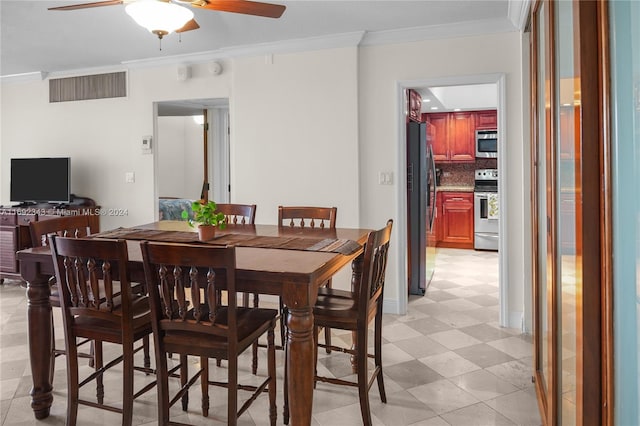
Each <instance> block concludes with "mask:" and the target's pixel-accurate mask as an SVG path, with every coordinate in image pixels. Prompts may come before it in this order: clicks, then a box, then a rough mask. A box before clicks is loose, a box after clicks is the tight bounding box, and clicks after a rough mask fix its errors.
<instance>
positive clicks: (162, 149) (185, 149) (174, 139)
mask: <svg viewBox="0 0 640 426" xmlns="http://www.w3.org/2000/svg"><path fill="white" fill-rule="evenodd" d="M157 141H158V143H157V149H158V151H157V155H158V195H159V196H161V197H177V198H187V199H191V200H195V199H198V198H200V191H201V190H202V181H203V176H204V174H203V172H204V159H203V150H204V148H203V127H202V126H201V125H200V124H196V123H195V122H194V121H193V118H191V117H189V116H186V117H158V128H157Z"/></svg>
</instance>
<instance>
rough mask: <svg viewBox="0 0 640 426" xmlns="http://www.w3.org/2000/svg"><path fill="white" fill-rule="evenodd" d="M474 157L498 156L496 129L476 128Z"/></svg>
mask: <svg viewBox="0 0 640 426" xmlns="http://www.w3.org/2000/svg"><path fill="white" fill-rule="evenodd" d="M476 158H498V131H497V130H476Z"/></svg>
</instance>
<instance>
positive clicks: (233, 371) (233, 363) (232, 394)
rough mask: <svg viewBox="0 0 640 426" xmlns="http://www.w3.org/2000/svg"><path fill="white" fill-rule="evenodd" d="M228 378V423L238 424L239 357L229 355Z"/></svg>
mask: <svg viewBox="0 0 640 426" xmlns="http://www.w3.org/2000/svg"><path fill="white" fill-rule="evenodd" d="M228 361H229V370H227V378H228V383H229V384H228V387H227V389H228V390H229V391H228V394H227V395H228V397H227V399H228V401H227V424H228V425H229V426H236V425H237V424H238V358H237V357H235V356H230V357H229V360H228Z"/></svg>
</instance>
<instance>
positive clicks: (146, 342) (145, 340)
mask: <svg viewBox="0 0 640 426" xmlns="http://www.w3.org/2000/svg"><path fill="white" fill-rule="evenodd" d="M142 352H143V354H144V359H143V362H144V368H151V356H150V355H149V336H144V337H143V338H142ZM145 374H146V375H147V376H148V375H149V372H145Z"/></svg>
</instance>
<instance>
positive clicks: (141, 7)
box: [125, 0, 193, 38]
mask: <svg viewBox="0 0 640 426" xmlns="http://www.w3.org/2000/svg"><path fill="white" fill-rule="evenodd" d="M125 10H126V12H127V14H128V15H129V16H131V17H132V18H133V20H134V21H136V23H137V24H138V25H140V26H141V27H144V28H146V29H147V30H149V31H150V32H152V33H153V34H156V35H157V36H158V37H160V38H162V36H164V35H167V34H170V33H172V32H174V31H175V30H178V29H180V28H182V27H184V25H185V24H186V23H187V22H189V21H190V20H192V19H193V12H192V11H191V10H190V9H187V8H186V7H182V6H178V5H177V4H173V3H169V2H166V1H158V0H139V1H135V2H133V3H129V4H128V5H127V6H126V7H125Z"/></svg>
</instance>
